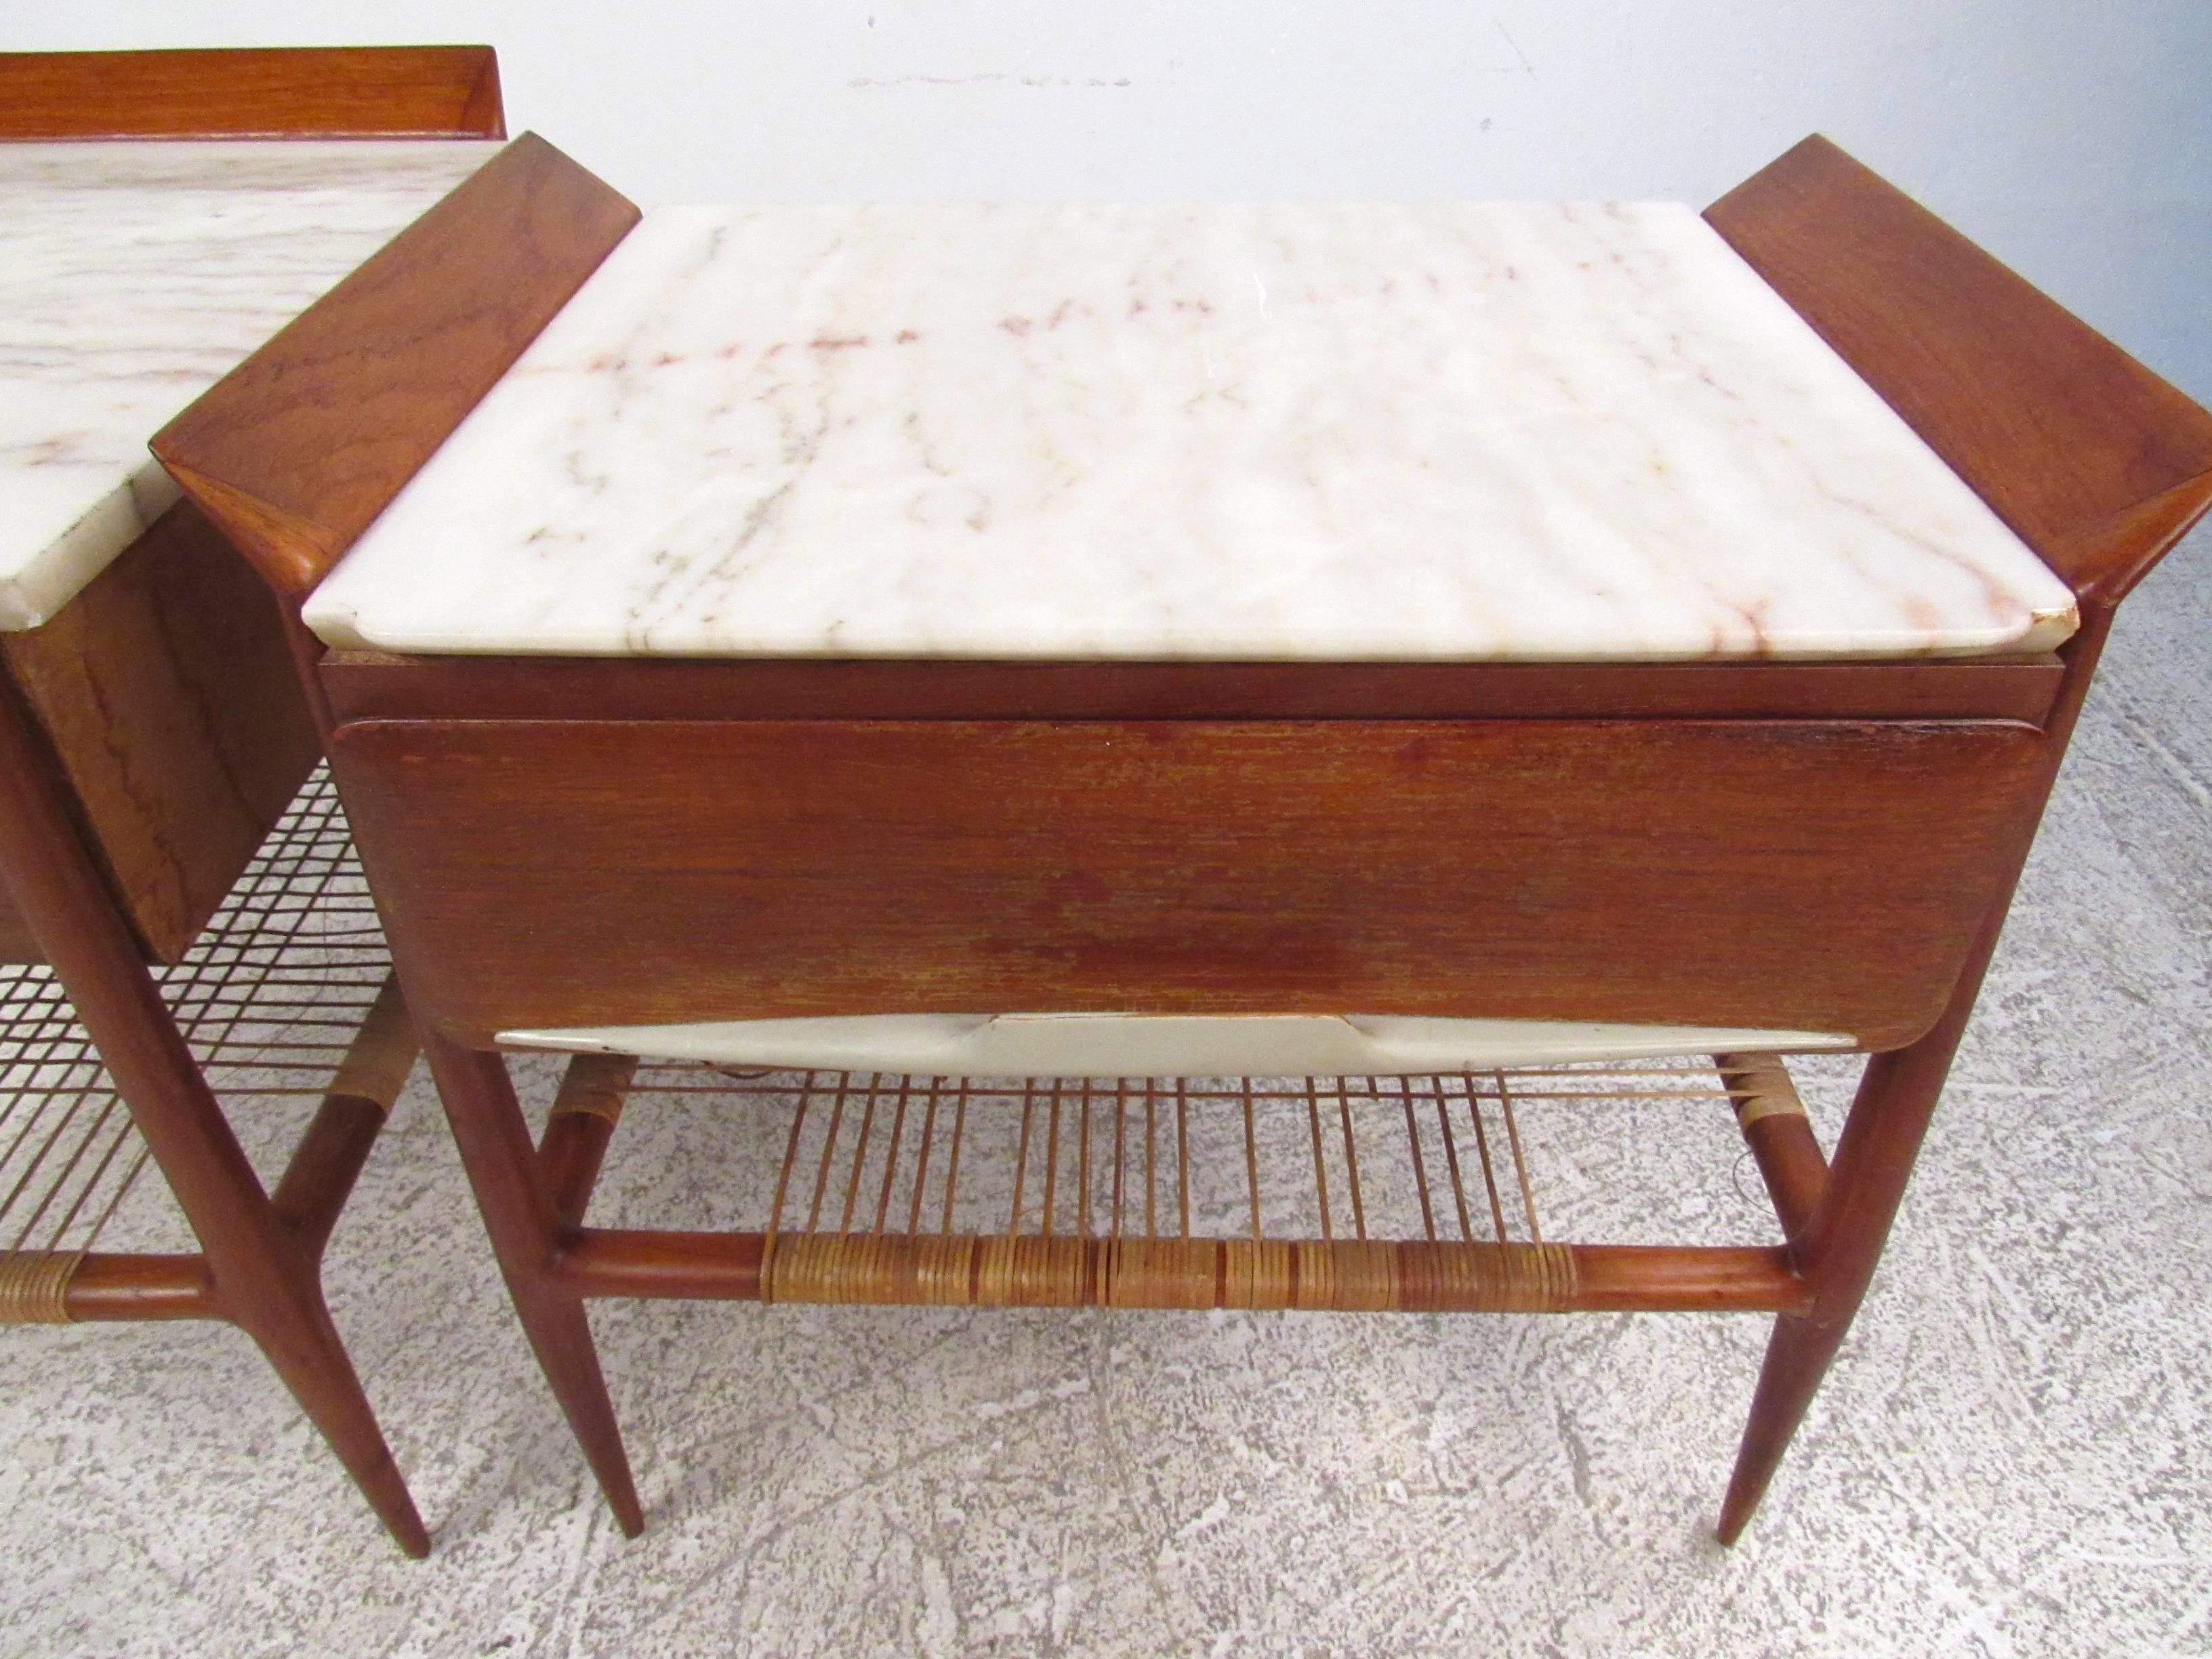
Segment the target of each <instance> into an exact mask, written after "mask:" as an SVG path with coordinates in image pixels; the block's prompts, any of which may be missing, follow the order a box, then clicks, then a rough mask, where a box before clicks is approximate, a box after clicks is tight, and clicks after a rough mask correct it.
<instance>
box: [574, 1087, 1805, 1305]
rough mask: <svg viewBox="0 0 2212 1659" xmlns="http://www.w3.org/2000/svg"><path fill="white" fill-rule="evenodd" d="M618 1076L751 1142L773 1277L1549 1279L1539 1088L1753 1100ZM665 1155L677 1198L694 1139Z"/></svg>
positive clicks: (1161, 1287) (1394, 1300) (1085, 1285)
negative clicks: (1537, 1123)
mask: <svg viewBox="0 0 2212 1659" xmlns="http://www.w3.org/2000/svg"><path fill="white" fill-rule="evenodd" d="M583 1064H585V1065H586V1066H591V1065H597V1066H612V1067H616V1068H626V1067H627V1066H629V1062H624V1061H611V1060H592V1061H586V1062H583ZM576 1075H577V1074H576V1073H574V1072H572V1073H571V1078H572V1081H571V1082H570V1083H569V1084H568V1085H565V1086H564V1090H563V1095H562V1100H563V1101H564V1102H568V1104H566V1105H563V1104H562V1103H560V1102H556V1106H555V1109H554V1118H555V1120H556V1121H557V1120H558V1118H559V1115H560V1114H561V1113H562V1111H563V1110H573V1111H577V1112H587V1113H592V1114H594V1115H603V1116H604V1115H607V1112H606V1109H605V1098H606V1096H607V1093H608V1087H607V1085H606V1082H605V1079H602V1080H601V1081H599V1082H598V1083H596V1084H592V1085H588V1086H579V1085H577V1084H576V1083H575V1082H574V1078H575V1077H576ZM1757 1075H1758V1077H1759V1079H1760V1081H1759V1085H1758V1088H1759V1091H1760V1094H1759V1103H1758V1109H1759V1110H1760V1111H1771V1110H1773V1109H1777V1103H1778V1098H1779V1097H1777V1096H1776V1094H1775V1092H1774V1091H1776V1090H1779V1091H1783V1094H1784V1095H1785V1096H1787V1101H1786V1102H1785V1103H1784V1105H1785V1106H1786V1109H1796V1107H1795V1100H1794V1095H1789V1093H1788V1091H1789V1088H1790V1085H1789V1084H1788V1080H1787V1075H1786V1073H1783V1072H1782V1071H1781V1070H1780V1068H1779V1066H1775V1065H1771V1064H1770V1063H1767V1062H1764V1061H1762V1062H1761V1065H1760V1069H1759V1073H1758V1074H1757ZM612 1091H613V1093H614V1094H615V1095H617V1097H620V1096H621V1095H623V1093H624V1092H625V1091H627V1095H628V1097H629V1100H630V1101H631V1102H632V1103H633V1105H634V1106H635V1105H639V1104H642V1103H645V1102H648V1101H652V1100H654V1099H655V1098H656V1097H666V1098H665V1099H664V1101H663V1103H664V1104H672V1103H674V1102H675V1101H677V1100H680V1099H681V1098H682V1097H687V1096H690V1097H714V1098H713V1106H714V1117H715V1119H716V1124H715V1127H716V1128H717V1129H718V1130H721V1131H725V1132H731V1133H734V1136H735V1139H736V1143H737V1144H738V1146H740V1147H741V1149H742V1155H741V1156H740V1157H738V1158H726V1157H716V1158H714V1159H712V1160H708V1161H702V1162H705V1163H707V1164H708V1167H710V1168H711V1170H712V1173H711V1174H710V1175H708V1176H704V1177H702V1178H703V1179H704V1180H706V1181H707V1182H709V1183H710V1184H711V1188H712V1190H713V1194H714V1197H715V1199H716V1200H719V1201H718V1202H717V1203H716V1204H715V1206H714V1207H715V1208H716V1209H717V1210H719V1211H720V1212H722V1214H721V1216H720V1217H718V1219H720V1220H725V1221H726V1222H729V1223H733V1224H734V1231H736V1232H737V1233H738V1234H741V1235H744V1236H747V1237H757V1238H758V1239H759V1240H760V1241H761V1266H760V1278H759V1294H761V1295H762V1296H763V1298H765V1299H769V1300H789V1301H802V1300H803V1301H829V1302H842V1301H883V1302H927V1301H942V1302H969V1303H975V1302H981V1303H1005V1302H1017V1303H1043V1304H1098V1305H1105V1304H1116V1305H1132V1306H1133V1305H1165V1306H1221V1305H1245V1306H1260V1307H1265V1306H1277V1307H1294V1306H1297V1307H1337V1308H1347V1307H1408V1306H1423V1305H1433V1306H1474V1305H1485V1306H1501V1307H1516V1306H1518V1307H1530V1308H1534V1307H1541V1306H1549V1305H1554V1304H1558V1303H1559V1302H1560V1301H1561V1300H1562V1299H1564V1298H1565V1297H1570V1296H1571V1294H1572V1289H1573V1287H1572V1279H1573V1275H1574V1272H1575V1266H1574V1260H1573V1256H1572V1253H1571V1250H1569V1249H1567V1248H1566V1247H1565V1246H1563V1245H1561V1244H1560V1243H1559V1242H1558V1240H1557V1239H1556V1237H1553V1235H1551V1234H1550V1233H1548V1232H1547V1225H1546V1222H1545V1219H1544V1217H1543V1214H1542V1212H1541V1209H1540V1206H1539V1203H1538V1194H1539V1192H1540V1191H1541V1190H1542V1188H1541V1183H1540V1182H1539V1180H1538V1178H1537V1170H1536V1164H1537V1162H1538V1159H1537V1151H1538V1146H1539V1144H1540V1141H1541V1137H1540V1136H1538V1135H1537V1134H1534V1133H1532V1132H1531V1127H1530V1117H1531V1114H1532V1112H1535V1113H1540V1114H1541V1113H1546V1112H1548V1111H1550V1110H1551V1109H1554V1108H1557V1109H1563V1110H1562V1111H1561V1112H1559V1113H1558V1114H1556V1115H1569V1116H1579V1117H1581V1118H1582V1120H1583V1122H1584V1124H1585V1126H1587V1125H1588V1124H1589V1122H1590V1121H1591V1118H1592V1114H1591V1113H1590V1112H1589V1108H1592V1107H1598V1106H1606V1107H1622V1106H1628V1105H1635V1106H1656V1107H1658V1108H1660V1109H1666V1110H1686V1111H1688V1112H1692V1113H1695V1112H1697V1111H1698V1110H1699V1109H1700V1108H1704V1109H1705V1110H1706V1115H1707V1116H1708V1118H1709V1121H1710V1123H1711V1127H1713V1128H1714V1129H1715V1130H1723V1128H1724V1126H1725V1125H1726V1124H1727V1122H1728V1121H1729V1114H1730V1113H1731V1112H1732V1111H1733V1109H1736V1108H1741V1107H1744V1106H1746V1105H1747V1104H1749V1103H1750V1092H1751V1091H1750V1088H1749V1086H1748V1085H1746V1084H1745V1083H1744V1082H1743V1081H1742V1074H1741V1073H1739V1074H1738V1075H1737V1076H1736V1077H1735V1078H1734V1079H1731V1078H1729V1077H1726V1076H1723V1073H1722V1072H1721V1071H1720V1070H1719V1069H1718V1067H1717V1065H1716V1063H1715V1062H1714V1061H1712V1060H1699V1059H1687V1060H1685V1059H1668V1060H1650V1061H1637V1062H1626V1063H1623V1062H1608V1063H1604V1064H1589V1065H1572V1066H1541V1067H1520V1068H1514V1069H1510V1070H1497V1071H1486V1072H1468V1073H1449V1074H1441V1075H1437V1074H1431V1075H1420V1076H1409V1077H1351V1078H1316V1079H1303V1078H1301V1079H1282V1078H1273V1079H1269V1078H1237V1079H1221V1078H1205V1079H1142V1078H1109V1079H1097V1078H1090V1079H1053V1080H1035V1081H1024V1080H1007V1079H957V1078H942V1077H907V1076H896V1075H889V1074H879V1073H851V1072H825V1071H807V1072H799V1071H791V1072H775V1071H738V1070H734V1069H732V1068H728V1067H720V1066H708V1065H697V1064H683V1065H677V1064H665V1063H651V1062H647V1063H643V1064H639V1065H637V1066H636V1067H635V1073H634V1074H630V1073H627V1072H626V1071H623V1073H622V1074H621V1075H619V1076H617V1077H616V1078H615V1079H613V1083H612ZM625 1115H627V1114H625ZM550 1133H551V1131H550V1128H549V1134H550ZM729 1138H730V1136H729V1134H728V1133H725V1134H718V1135H717V1139H718V1140H723V1139H729ZM1730 1139H1733V1137H1730ZM1718 1144H1722V1145H1725V1144H1726V1143H1725V1142H1722V1143H1718ZM719 1151H720V1149H719V1148H718V1152H719ZM650 1156H651V1157H652V1158H653V1159H654V1161H656V1162H658V1163H659V1164H661V1165H662V1166H663V1167H662V1168H661V1169H660V1170H659V1178H658V1181H657V1182H656V1184H658V1185H659V1187H660V1188H661V1190H660V1192H659V1194H657V1195H656V1200H655V1202H654V1205H653V1208H654V1210H655V1212H656V1213H662V1214H665V1209H666V1208H668V1207H670V1206H669V1205H668V1203H667V1201H666V1200H667V1199H668V1197H669V1196H670V1194H669V1192H668V1187H669V1185H670V1183H671V1182H681V1181H682V1180H683V1179H684V1160H683V1158H681V1156H680V1154H679V1155H676V1156H671V1149H670V1148H669V1147H668V1146H666V1145H665V1143H664V1144H660V1145H658V1146H655V1147H654V1149H653V1152H652V1154H651V1155H650ZM652 1178H653V1177H651V1176H648V1179H652ZM623 1207H624V1208H628V1207H629V1206H627V1205H624V1206H623ZM662 1225H665V1220H664V1221H663V1222H662ZM1768 1225H1770V1226H1771V1219H1770V1221H1769V1223H1768ZM1422 1280H1429V1281H1433V1283H1431V1284H1430V1285H1429V1287H1428V1288H1427V1289H1423V1288H1422V1285H1421V1284H1419V1283H1417V1282H1415V1281H1422ZM1424 1297H1429V1298H1430V1299H1429V1300H1427V1301H1424V1300H1423V1298H1424Z"/></svg>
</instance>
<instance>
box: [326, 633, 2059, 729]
mask: <svg viewBox="0 0 2212 1659" xmlns="http://www.w3.org/2000/svg"><path fill="white" fill-rule="evenodd" d="M2061 673H2062V669H2061V667H2060V665H2059V662H2058V659H2057V658H2056V657H2051V656H2040V657H2027V658H2018V659H1980V660H1976V661H1972V662H1935V661H1923V662H1906V663H1844V662H1837V663H1759V662H1749V663H1747V662H1680V663H1606V664H1600V665H1591V664H1588V663H1517V662H1515V663H1402V662H1401V663H1331V662H1297V663H1243V662H1221V663H1210V662H963V661H952V660H946V659H935V660H923V659H911V660H901V659H842V660H839V659H816V660H811V661H807V660H785V661H770V660H760V661H745V660H721V661H715V660H706V659H674V658H646V657H619V658H617V657H426V656H398V655H391V654H385V653H372V652H344V651H334V652H331V653H328V654H327V655H325V657H324V659H323V669H322V677H321V678H322V683H323V684H324V686H325V688H326V690H328V693H329V696H330V699H331V708H332V711H333V713H334V714H336V715H337V718H339V719H340V720H371V719H376V720H401V719H416V720H422V719H434V718H437V717H439V716H447V717H450V718H453V719H466V720H655V719H670V720H1452V719H1462V718H1470V717H1487V718H1493V719H1495V718H1504V717H1508V716H1531V717H1552V716H1559V715H1577V716H1582V717H1584V718H1592V717H1615V716H1618V717H1632V716H1639V715H1661V716H1674V717H1676V718H1683V717H1688V716H1694V715H1699V714H1708V715H1729V716H1735V717H1750V716H1759V717H1765V718H1767V719H1790V718H1796V717H1812V716H1826V717H1831V718H1850V719H1864V720H1875V719H1883V718H1894V719H1907V720H1927V719H1936V718H1941V717H1962V718H1983V719H1990V720H2026V721H2028V722H2029V723H2031V724H2038V723H2040V722H2041V721H2042V720H2043V719H2044V717H2045V714H2047V713H2048V711H2049V709H2050V708H2051V698H2052V697H2053V696H2055V695H2056V694H2057V689H2058V684H2059V678H2060V675H2061Z"/></svg>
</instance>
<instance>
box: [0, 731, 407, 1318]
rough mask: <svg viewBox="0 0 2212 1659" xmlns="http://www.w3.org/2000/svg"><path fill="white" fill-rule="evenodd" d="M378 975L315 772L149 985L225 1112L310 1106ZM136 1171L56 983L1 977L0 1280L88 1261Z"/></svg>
mask: <svg viewBox="0 0 2212 1659" xmlns="http://www.w3.org/2000/svg"><path fill="white" fill-rule="evenodd" d="M390 969H391V960H390V956H389V953H388V952H387V951H386V948H385V945H384V936H383V933H382V932H381V931H380V928H379V927H378V925H377V920H376V911H375V907H374V903H373V902H371V900H370V898H369V896H368V885H367V884H366V883H365V882H364V881H363V880H362V874H361V868H360V865H359V863H358V862H357V861H356V859H355V856H354V852H353V847H352V843H351V842H350V840H349V836H348V834H347V829H346V823H345V818H344V815H343V813H342V812H341V811H340V810H339V807H338V801H337V792H336V791H335V790H334V789H333V788H332V787H331V781H330V777H329V775H328V773H327V771H325V770H324V769H320V768H319V769H317V770H316V772H315V773H314V775H313V776H312V777H310V778H309V780H308V781H307V784H306V785H305V786H304V787H302V788H301V791H300V793H299V794H298V796H297V797H296V798H295V799H294V800H293V802H292V805H291V806H290V808H289V810H288V811H287V812H286V813H285V815H284V817H283V819H282V820H281V821H279V823H277V825H276V828H275V829H273V830H271V831H270V834H269V836H268V837H267V838H266V839H265V840H264V842H263V843H262V845H261V848H260V850H259V852H258V854H256V855H255V857H254V859H253V860H252V863H251V864H249V865H248V866H247V867H246V872H245V873H244V874H243V875H242V876H241V877H240V880H239V882H238V884H237V885H236V886H235V887H234V889H233V890H232V891H231V893H230V895H229V896H228V898H227V899H226V900H225V901H224V902H223V904H222V908H220V909H219V910H218V911H217V912H216V915H215V916H214V918H213V919H212V920H211V921H210V922H209V924H208V926H207V927H205V928H204V930H202V932H201V934H200V937H199V938H198V939H197V941H196V942H195V943H194V944H193V945H192V948H191V951H189V952H188V953H187V954H186V956H185V959H184V960H183V961H182V962H180V963H177V964H176V965H174V966H173V967H167V968H157V969H154V976H155V981H156V982H157V983H158V984H159V985H160V986H161V992H162V994H163V997H164V1000H166V1001H167V1003H168V1006H169V1008H170V1011H171V1013H172V1015H173V1017H174V1018H175V1019H176V1022H177V1025H178V1029H179V1030H180V1031H181V1032H182V1033H183V1034H184V1036H185V1042H187V1043H188V1044H189V1045H190V1047H191V1051H192V1053H193V1054H194V1055H195V1057H197V1059H198V1060H199V1062H200V1064H201V1066H202V1068H203V1071H204V1073H205V1075H206V1077H207V1079H208V1083H209V1085H210V1087H212V1088H213V1089H214V1091H216V1096H217V1097H218V1098H219V1099H221V1100H222V1101H223V1102H224V1103H226V1105H228V1104H230V1103H237V1102H243V1101H246V1100H251V1099H255V1098H270V1097H301V1096H304V1097H319V1096H320V1095H321V1094H322V1092H323V1091H324V1090H325V1088H326V1087H327V1086H328V1085H329V1081H330V1079H331V1074H332V1073H333V1072H335V1071H336V1070H337V1066H338V1064H339V1062H340V1061H341V1060H343V1058H344V1056H345V1054H346V1051H347V1048H348V1045H349V1042H351V1040H352V1038H353V1036H354V1033H355V1032H356V1030H357V1029H358V1028H359V1027H360V1025H361V1023H362V1018H363V1017H364V1016H365V1015H366V1014H367V1012H368V1009H369V1007H370V1006H371V1004H372V1003H373V1002H374V1000H375V998H376V995H377V992H378V989H379V987H380V986H381V985H382V983H383V981H384V980H385V978H386V975H388V973H389V972H390ZM147 1161H148V1154H147V1149H146V1146H145V1144H144V1142H143V1140H141V1139H139V1137H138V1134H137V1130H136V1129H135V1128H134V1127H132V1125H131V1115H130V1113H129V1111H128V1110H127V1109H125V1106H124V1104H123V1103H122V1101H121V1099H120V1098H119V1097H118V1095H117V1094H116V1092H115V1088H114V1085H113V1083H112V1080H111V1079H110V1078H109V1077H108V1074H107V1071H106V1067H105V1066H103V1065H102V1064H101V1063H100V1055H99V1054H98V1051H97V1050H95V1049H94V1047H93V1045H92V1041H91V1039H90V1037H89V1036H87V1035H86V1033H85V1031H84V1029H83V1028H82V1026H81V1025H79V1024H77V1021H76V1014H75V1012H74V1011H73V1009H72V1008H71V1007H70V1001H69V998H68V995H67V994H66V993H65V992H64V990H63V988H62V987H61V984H60V982H59V981H58V980H57V979H56V978H55V977H54V975H53V972H52V969H48V968H46V967H43V966H22V965H10V966H4V967H0V1276H4V1275H6V1274H7V1273H9V1271H10V1270H11V1269H13V1270H14V1271H15V1272H16V1273H18V1274H21V1273H22V1272H24V1271H26V1270H27V1269H29V1268H31V1267H50V1266H52V1265H55V1264H56V1261H57V1258H59V1259H60V1260H61V1261H62V1262H63V1263H66V1262H67V1261H71V1260H74V1259H75V1258H76V1257H79V1256H81V1255H83V1253H85V1252H87V1251H88V1250H90V1249H92V1248H93V1246H94V1243H96V1242H97V1241H98V1240H99V1239H100V1237H101V1236H102V1233H103V1231H104V1230H105V1229H106V1227H107V1226H108V1225H109V1223H110V1222H111V1221H112V1219H113V1218H114V1217H115V1216H116V1214H117V1212H118V1210H119V1209H121V1208H122V1206H123V1205H124V1200H125V1197H126V1196H127V1195H128V1194H130V1193H131V1190H132V1188H134V1186H136V1185H137V1182H138V1180H139V1178H140V1176H142V1175H143V1173H144V1171H145V1168H146V1164H147Z"/></svg>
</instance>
